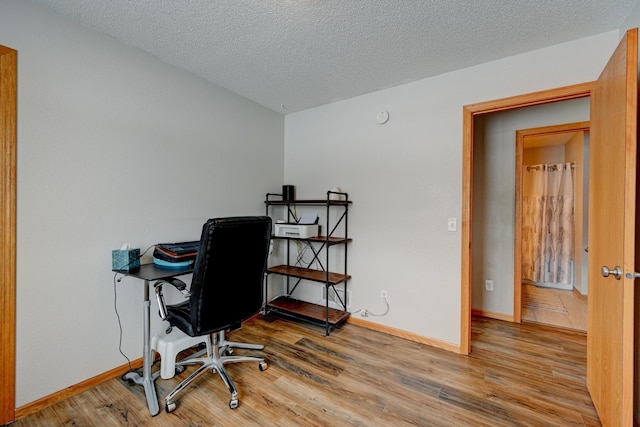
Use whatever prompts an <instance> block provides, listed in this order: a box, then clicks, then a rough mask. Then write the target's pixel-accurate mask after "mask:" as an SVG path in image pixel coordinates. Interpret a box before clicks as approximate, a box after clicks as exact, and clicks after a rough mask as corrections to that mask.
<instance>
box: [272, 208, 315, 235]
mask: <svg viewBox="0 0 640 427" xmlns="http://www.w3.org/2000/svg"><path fill="white" fill-rule="evenodd" d="M318 230H319V226H318V214H316V213H305V214H303V215H302V217H301V218H300V220H299V221H298V222H296V223H289V222H276V223H275V235H276V236H278V237H291V238H294V239H308V238H310V237H316V236H317V235H318V234H319V233H318Z"/></svg>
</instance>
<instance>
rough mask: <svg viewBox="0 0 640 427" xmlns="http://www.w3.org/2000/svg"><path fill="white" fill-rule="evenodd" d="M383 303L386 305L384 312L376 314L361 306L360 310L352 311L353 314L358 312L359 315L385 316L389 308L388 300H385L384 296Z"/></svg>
mask: <svg viewBox="0 0 640 427" xmlns="http://www.w3.org/2000/svg"><path fill="white" fill-rule="evenodd" d="M384 303H385V305H386V306H387V308H386V310H385V311H384V313H381V314H377V313H373V312H371V311H369V310H367V309H366V308H362V309H360V310H357V311H354V312H353V314H356V313H360V317H369V316H374V317H382V316H386V315H387V314H389V310H390V308H391V307H390V306H389V301H388V300H387V298H386V297H385V298H384Z"/></svg>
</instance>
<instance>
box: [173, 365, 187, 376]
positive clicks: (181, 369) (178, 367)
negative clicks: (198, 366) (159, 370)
mask: <svg viewBox="0 0 640 427" xmlns="http://www.w3.org/2000/svg"><path fill="white" fill-rule="evenodd" d="M185 369H187V368H185V367H184V366H176V375H179V374H181V373H183V372H184V370H185Z"/></svg>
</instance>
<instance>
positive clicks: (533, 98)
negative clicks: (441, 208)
mask: <svg viewBox="0 0 640 427" xmlns="http://www.w3.org/2000/svg"><path fill="white" fill-rule="evenodd" d="M593 85H594V84H593V82H589V83H582V84H578V85H573V86H566V87H562V88H557V89H551V90H546V91H541V92H535V93H531V94H526V95H521V96H514V97H510V98H503V99H498V100H494V101H488V102H483V103H478V104H471V105H466V106H464V107H463V167H462V228H461V235H462V236H461V238H462V245H461V247H462V254H461V259H462V263H461V311H460V313H461V322H460V350H459V352H460V353H461V354H469V353H470V351H471V296H472V291H471V283H472V278H471V273H472V268H471V260H472V245H471V243H472V239H471V229H472V203H471V202H472V193H473V191H472V188H473V172H474V170H473V159H474V154H475V153H474V145H475V144H474V134H475V128H476V126H477V124H476V120H477V119H478V120H479V119H481V118H482V117H484V116H486V115H487V114H491V113H495V112H501V111H510V110H517V109H520V108H524V107H530V106H535V105H543V104H549V103H553V102H558V101H564V100H570V99H579V98H584V97H588V96H590V94H591V89H592V88H593Z"/></svg>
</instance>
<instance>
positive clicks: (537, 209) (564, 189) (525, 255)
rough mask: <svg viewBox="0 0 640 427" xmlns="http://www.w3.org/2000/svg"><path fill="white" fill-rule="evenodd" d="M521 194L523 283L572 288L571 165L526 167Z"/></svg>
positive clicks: (572, 213)
mask: <svg viewBox="0 0 640 427" xmlns="http://www.w3.org/2000/svg"><path fill="white" fill-rule="evenodd" d="M522 190H523V191H522V276H523V277H522V278H523V280H530V281H532V282H547V283H554V284H555V283H559V284H563V285H570V284H571V281H572V273H571V258H572V254H573V216H574V210H573V178H572V171H571V164H570V163H566V164H562V163H558V164H548V165H533V166H526V167H525V168H524V170H523V189H522Z"/></svg>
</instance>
